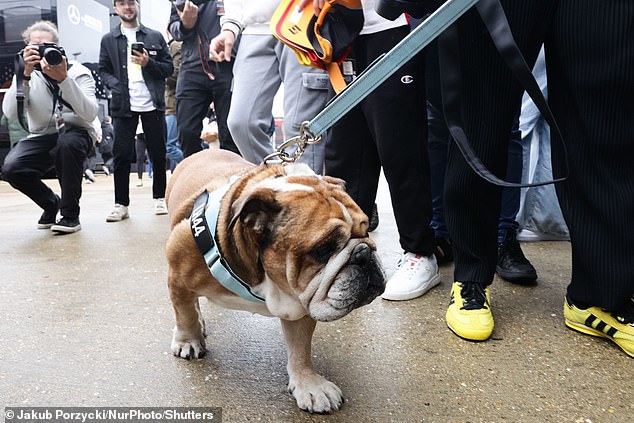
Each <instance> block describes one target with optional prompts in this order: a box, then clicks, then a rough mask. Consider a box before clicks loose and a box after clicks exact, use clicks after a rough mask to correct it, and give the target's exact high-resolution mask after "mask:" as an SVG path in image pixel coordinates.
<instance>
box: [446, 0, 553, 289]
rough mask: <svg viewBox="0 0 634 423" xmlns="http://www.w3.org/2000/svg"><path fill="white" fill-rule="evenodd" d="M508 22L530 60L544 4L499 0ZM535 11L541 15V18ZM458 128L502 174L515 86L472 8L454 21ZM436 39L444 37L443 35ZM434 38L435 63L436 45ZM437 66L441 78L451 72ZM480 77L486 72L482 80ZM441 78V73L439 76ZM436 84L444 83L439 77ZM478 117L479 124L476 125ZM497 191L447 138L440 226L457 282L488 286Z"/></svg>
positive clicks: (494, 242)
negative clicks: (459, 85) (443, 224)
mask: <svg viewBox="0 0 634 423" xmlns="http://www.w3.org/2000/svg"><path fill="white" fill-rule="evenodd" d="M503 5H504V7H505V10H506V12H507V15H508V16H509V20H510V22H512V23H513V26H512V28H513V34H514V36H515V40H516V42H517V43H518V45H519V46H520V48H521V49H522V51H523V52H524V55H525V58H526V60H527V61H528V62H529V63H533V62H534V60H535V57H536V56H537V53H538V51H539V47H540V45H541V39H542V38H543V33H544V29H543V28H541V26H540V25H538V24H537V23H538V22H542V24H541V25H544V24H545V22H546V21H548V13H551V12H549V10H551V9H552V5H551V4H549V3H548V2H547V1H546V0H536V1H532V2H516V1H511V0H509V1H503ZM542 14H543V15H542ZM458 31H459V34H458V36H459V42H460V65H461V68H462V69H461V79H462V91H461V93H460V98H461V106H462V110H463V111H467V110H468V113H466V112H465V113H463V114H462V116H463V125H464V128H463V129H464V130H465V133H466V135H467V138H468V139H469V141H470V143H471V146H472V147H473V149H474V151H475V154H476V155H477V156H478V157H479V158H480V160H481V161H482V162H483V164H484V165H485V166H487V168H488V169H490V170H491V171H492V172H493V173H494V174H496V175H499V176H502V177H504V175H506V168H507V158H508V139H509V128H511V124H512V121H513V116H514V115H515V113H516V112H517V106H518V105H519V99H520V96H521V94H522V88H521V86H520V85H519V84H518V83H517V81H516V80H515V77H514V76H513V74H512V73H511V71H510V70H509V69H508V67H507V66H506V64H505V63H504V62H503V61H502V59H501V57H500V55H499V53H498V52H497V50H496V49H495V47H494V45H493V43H492V41H491V40H490V38H489V37H488V36H487V37H482V36H481V34H482V33H483V32H486V30H485V29H484V28H483V23H482V21H481V19H480V17H479V16H478V15H477V12H476V10H475V9H474V10H471V11H469V12H468V13H467V14H465V16H464V17H463V19H461V21H460V23H459V25H458ZM442 37H444V34H443V36H442ZM442 42H443V41H442V40H441V50H440V53H441V65H443V63H445V64H446V62H443V48H444V47H442ZM453 72H454V69H443V67H442V66H441V75H443V74H444V75H445V76H446V75H448V73H453ZM484 75H486V77H484ZM443 78H444V77H443ZM443 84H444V81H443ZM483 122H485V123H486V124H483ZM500 195H501V189H500V188H499V187H497V186H495V185H492V184H490V183H489V182H486V181H485V180H484V179H482V178H481V177H480V176H478V175H477V174H476V173H474V172H473V170H472V169H471V168H470V167H469V166H468V165H467V162H466V161H465V160H464V158H463V157H462V154H461V153H460V151H459V150H458V148H457V146H456V145H455V143H450V146H449V156H448V168H447V173H446V180H445V193H444V206H445V217H446V221H447V226H448V228H449V232H450V234H451V238H452V241H453V242H454V252H455V253H456V256H455V272H454V276H455V279H456V280H457V281H464V282H478V283H480V284H482V285H489V284H490V283H491V282H492V280H493V276H494V273H495V265H496V262H497V225H498V219H499V210H500Z"/></svg>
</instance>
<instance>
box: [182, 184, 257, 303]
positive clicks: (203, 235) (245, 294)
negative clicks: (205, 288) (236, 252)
mask: <svg viewBox="0 0 634 423" xmlns="http://www.w3.org/2000/svg"><path fill="white" fill-rule="evenodd" d="M229 186H230V184H229V183H228V184H225V185H224V186H222V187H220V188H219V189H217V190H215V191H213V192H209V191H207V190H205V191H204V192H203V193H202V194H200V195H199V196H198V198H196V201H195V202H194V209H193V211H192V214H191V216H190V218H189V224H190V227H191V230H192V235H194V240H196V245H197V246H198V249H199V250H200V252H201V253H202V255H203V257H204V258H205V262H206V263H207V267H208V268H209V271H210V272H211V274H212V276H213V277H214V278H215V279H216V280H217V281H218V282H220V284H221V285H222V286H224V287H225V288H227V289H228V290H229V291H231V292H233V293H234V294H236V295H239V296H240V297H242V298H244V299H245V300H249V301H254V302H259V303H263V302H265V299H264V298H263V297H261V296H259V295H256V294H254V293H253V292H252V291H251V287H250V286H249V285H248V284H247V283H246V282H244V281H243V280H242V279H240V278H239V277H238V276H237V275H236V274H235V273H234V272H233V270H231V267H229V263H227V262H226V260H225V259H224V258H223V257H222V256H221V255H220V250H219V249H218V243H217V242H216V238H217V236H216V223H217V222H218V214H219V213H220V200H222V197H223V196H224V195H225V193H226V192H227V190H228V189H229ZM210 228H212V229H213V230H210Z"/></svg>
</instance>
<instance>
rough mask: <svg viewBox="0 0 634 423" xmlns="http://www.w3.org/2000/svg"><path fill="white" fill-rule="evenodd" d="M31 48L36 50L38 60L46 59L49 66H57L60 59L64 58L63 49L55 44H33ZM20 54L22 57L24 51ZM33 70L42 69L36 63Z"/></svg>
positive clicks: (60, 61)
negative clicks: (38, 56)
mask: <svg viewBox="0 0 634 423" xmlns="http://www.w3.org/2000/svg"><path fill="white" fill-rule="evenodd" d="M32 47H35V48H37V51H38V53H39V55H40V58H43V59H46V61H47V62H48V64H49V65H53V66H55V65H59V64H60V63H62V57H63V56H66V52H65V51H64V49H63V48H62V47H60V46H58V45H57V44H55V43H43V44H34V45H33V46H32ZM21 53H22V55H24V50H22V52H21ZM35 69H37V70H40V71H41V70H42V67H41V66H40V64H39V63H38V64H37V65H35Z"/></svg>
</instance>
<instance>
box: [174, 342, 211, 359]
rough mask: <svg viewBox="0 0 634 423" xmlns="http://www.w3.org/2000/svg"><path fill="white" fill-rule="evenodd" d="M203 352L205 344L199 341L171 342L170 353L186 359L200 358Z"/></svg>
mask: <svg viewBox="0 0 634 423" xmlns="http://www.w3.org/2000/svg"><path fill="white" fill-rule="evenodd" d="M205 352H206V350H205V344H203V343H202V342H200V341H196V340H194V341H188V342H172V353H174V355H175V356H177V357H181V358H184V359H186V360H191V359H195V358H202V357H204V355H205Z"/></svg>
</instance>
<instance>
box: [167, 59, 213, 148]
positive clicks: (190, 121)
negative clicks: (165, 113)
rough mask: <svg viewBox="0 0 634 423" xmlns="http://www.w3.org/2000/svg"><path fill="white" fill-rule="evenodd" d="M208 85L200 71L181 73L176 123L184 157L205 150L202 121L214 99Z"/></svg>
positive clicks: (177, 84)
mask: <svg viewBox="0 0 634 423" xmlns="http://www.w3.org/2000/svg"><path fill="white" fill-rule="evenodd" d="M208 83H209V79H208V78H207V76H206V75H204V74H203V73H202V72H198V71H186V72H183V73H181V74H180V75H179V78H178V82H177V83H176V121H177V122H178V138H179V140H180V146H181V150H182V152H183V156H184V157H189V156H191V155H192V154H194V153H197V152H199V151H202V149H203V147H202V141H201V139H200V133H201V132H202V129H203V123H202V121H203V118H204V117H205V115H206V114H207V112H208V111H209V105H210V104H211V101H212V99H213V94H212V91H211V90H210V89H209V87H208Z"/></svg>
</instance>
